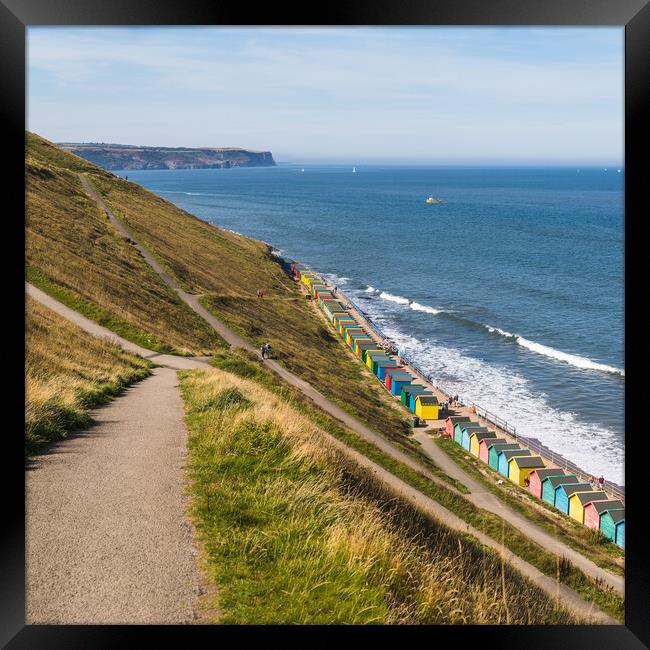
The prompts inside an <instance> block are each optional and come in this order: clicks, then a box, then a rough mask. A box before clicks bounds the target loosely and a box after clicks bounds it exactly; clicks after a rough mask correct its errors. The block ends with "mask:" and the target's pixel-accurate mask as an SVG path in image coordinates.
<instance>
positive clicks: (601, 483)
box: [598, 475, 605, 490]
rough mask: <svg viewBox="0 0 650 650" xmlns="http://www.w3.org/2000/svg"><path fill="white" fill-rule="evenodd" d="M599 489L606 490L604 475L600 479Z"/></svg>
mask: <svg viewBox="0 0 650 650" xmlns="http://www.w3.org/2000/svg"><path fill="white" fill-rule="evenodd" d="M598 487H599V488H600V489H601V490H604V489H605V477H604V476H602V475H601V476H600V478H599V479H598Z"/></svg>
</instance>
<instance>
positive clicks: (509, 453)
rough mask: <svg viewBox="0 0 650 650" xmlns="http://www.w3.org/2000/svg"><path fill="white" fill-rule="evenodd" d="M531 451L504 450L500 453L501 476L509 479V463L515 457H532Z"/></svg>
mask: <svg viewBox="0 0 650 650" xmlns="http://www.w3.org/2000/svg"><path fill="white" fill-rule="evenodd" d="M531 455H532V454H531V452H530V449H502V450H501V451H500V452H499V474H501V476H505V477H506V478H508V471H509V469H510V467H509V463H508V461H509V460H510V459H511V458H514V457H515V456H531Z"/></svg>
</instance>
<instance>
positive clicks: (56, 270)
mask: <svg viewBox="0 0 650 650" xmlns="http://www.w3.org/2000/svg"><path fill="white" fill-rule="evenodd" d="M88 170H92V171H93V172H94V174H96V175H98V176H102V177H104V178H115V177H113V176H111V175H109V174H108V173H107V172H102V171H101V170H100V169H99V168H97V167H94V166H93V165H91V164H90V163H87V162H85V161H82V160H81V159H80V158H77V157H76V156H73V155H71V154H67V153H64V152H62V151H61V150H60V149H58V148H57V147H55V146H54V145H52V144H50V143H48V142H47V141H45V140H43V139H42V138H39V137H38V136H34V135H32V134H28V135H27V151H26V184H27V197H26V200H27V232H26V243H27V247H26V257H27V265H28V278H29V279H30V281H32V282H34V283H35V284H37V285H38V286H39V287H40V288H42V289H43V290H45V291H47V292H48V293H50V294H52V295H54V296H55V297H56V298H58V299H59V300H62V301H63V302H65V303H66V304H68V305H69V306H71V307H73V308H74V309H77V310H78V311H81V312H82V313H84V314H85V315H87V316H88V317H90V318H92V319H93V320H96V321H98V322H100V323H101V324H103V325H106V326H107V327H110V329H112V330H113V331H115V332H116V333H118V334H120V335H122V336H124V337H125V338H128V339H129V340H131V341H133V342H135V343H138V344H140V345H143V346H145V347H148V348H150V349H154V350H157V351H161V352H170V351H175V352H180V353H190V352H191V353H193V354H198V353H201V354H203V353H209V352H211V351H214V350H216V349H217V348H219V347H221V345H222V341H221V339H220V337H218V336H217V335H216V334H215V333H214V332H213V330H212V328H210V327H209V326H208V325H207V324H206V323H205V322H204V321H203V320H202V319H201V318H200V317H199V316H198V315H196V314H195V313H194V312H193V311H192V310H191V309H189V307H187V306H186V305H185V304H184V303H183V302H182V301H181V300H180V299H179V298H178V296H176V294H175V293H174V292H172V291H171V290H170V289H169V288H168V287H167V286H165V284H164V283H163V282H162V280H160V278H159V277H158V276H157V275H156V274H155V273H154V272H153V271H152V270H151V268H150V267H149V265H148V264H147V263H146V262H145V261H144V260H143V259H142V257H141V256H140V254H139V252H138V251H137V250H136V249H135V248H134V247H133V246H131V245H129V244H128V243H126V242H125V241H124V240H123V239H122V238H121V237H119V236H118V235H117V234H116V233H115V231H114V229H113V228H112V226H111V225H110V223H109V222H108V219H107V217H106V216H105V215H104V214H103V213H101V212H100V211H99V210H98V208H97V205H96V204H95V203H94V201H92V200H91V199H90V198H89V197H88V196H87V195H86V194H85V193H84V191H83V188H82V186H81V183H80V181H79V178H78V177H77V175H76V173H75V172H77V171H88Z"/></svg>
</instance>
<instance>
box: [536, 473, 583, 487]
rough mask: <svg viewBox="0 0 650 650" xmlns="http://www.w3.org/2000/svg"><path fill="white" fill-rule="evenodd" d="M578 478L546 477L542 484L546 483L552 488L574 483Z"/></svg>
mask: <svg viewBox="0 0 650 650" xmlns="http://www.w3.org/2000/svg"><path fill="white" fill-rule="evenodd" d="M577 480H578V477H577V476H576V475H575V474H565V475H564V476H547V477H546V478H543V479H542V482H544V481H548V482H549V483H550V484H551V485H552V486H553V487H554V488H556V487H557V486H558V485H562V484H563V483H575V482H576V481H577Z"/></svg>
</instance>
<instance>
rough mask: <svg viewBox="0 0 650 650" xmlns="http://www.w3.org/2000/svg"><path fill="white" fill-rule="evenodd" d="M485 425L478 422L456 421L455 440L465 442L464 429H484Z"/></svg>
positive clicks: (460, 442) (459, 442)
mask: <svg viewBox="0 0 650 650" xmlns="http://www.w3.org/2000/svg"><path fill="white" fill-rule="evenodd" d="M484 428H485V427H484V426H483V425H481V424H479V423H478V422H470V421H467V422H456V424H455V425H454V442H457V443H458V444H459V445H462V444H463V429H484Z"/></svg>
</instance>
